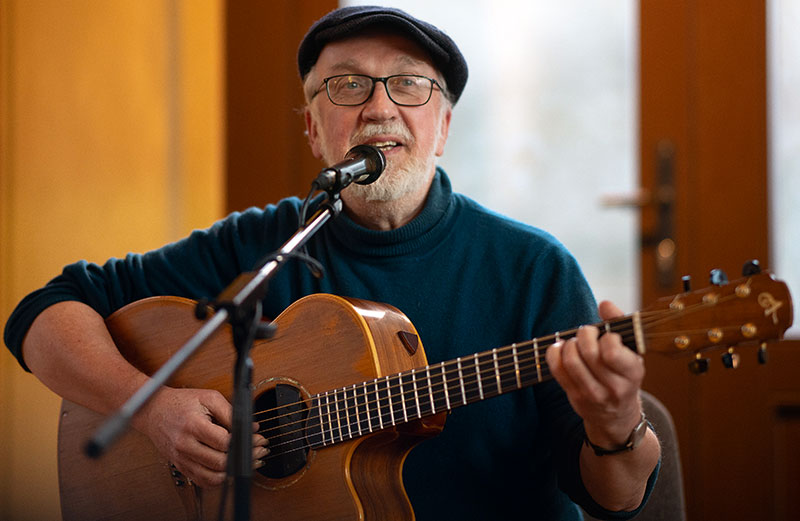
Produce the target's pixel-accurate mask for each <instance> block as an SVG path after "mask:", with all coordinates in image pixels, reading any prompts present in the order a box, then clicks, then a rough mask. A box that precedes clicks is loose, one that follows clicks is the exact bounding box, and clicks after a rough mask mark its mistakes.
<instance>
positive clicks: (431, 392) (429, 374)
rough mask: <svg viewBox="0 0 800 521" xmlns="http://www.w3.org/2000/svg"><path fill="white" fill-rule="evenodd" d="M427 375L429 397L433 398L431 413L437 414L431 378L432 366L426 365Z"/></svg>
mask: <svg viewBox="0 0 800 521" xmlns="http://www.w3.org/2000/svg"><path fill="white" fill-rule="evenodd" d="M425 375H426V376H427V378H428V397H429V398H430V399H431V414H436V403H435V402H434V401H433V381H432V380H431V366H430V364H429V365H426V366H425Z"/></svg>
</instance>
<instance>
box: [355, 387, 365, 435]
mask: <svg viewBox="0 0 800 521" xmlns="http://www.w3.org/2000/svg"><path fill="white" fill-rule="evenodd" d="M353 403H354V404H355V406H354V407H355V410H356V411H355V412H356V427H358V435H359V436H362V435H363V433H362V432H361V418H359V416H360V414H359V413H358V392H357V390H356V384H353Z"/></svg>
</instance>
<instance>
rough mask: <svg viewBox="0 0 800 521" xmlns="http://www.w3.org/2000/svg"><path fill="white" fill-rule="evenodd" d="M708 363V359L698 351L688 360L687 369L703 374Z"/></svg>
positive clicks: (706, 369)
mask: <svg viewBox="0 0 800 521" xmlns="http://www.w3.org/2000/svg"><path fill="white" fill-rule="evenodd" d="M708 364H709V359H708V358H703V357H701V356H700V353H697V355H696V357H695V359H694V360H692V361H691V362H689V371H691V372H692V373H694V374H703V373H705V372H707V371H708Z"/></svg>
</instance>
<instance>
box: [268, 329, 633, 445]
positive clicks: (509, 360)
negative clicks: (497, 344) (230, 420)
mask: <svg viewBox="0 0 800 521" xmlns="http://www.w3.org/2000/svg"><path fill="white" fill-rule="evenodd" d="M576 331H577V330H572V331H566V332H563V333H559V334H558V335H552V336H550V337H542V338H538V339H535V340H530V341H526V342H520V343H517V344H512V345H510V346H506V347H503V348H498V349H497V350H496V352H497V362H498V363H497V368H495V367H494V359H492V360H491V364H490V366H489V367H485V366H486V365H487V363H488V361H484V362H483V363H482V364H483V366H484V367H481V363H480V362H479V363H478V366H477V369H475V370H474V374H476V375H479V378H480V379H481V380H483V379H487V381H492V380H493V379H492V377H491V376H489V377H486V376H480V375H483V374H484V373H492V374H496V373H498V372H503V371H505V370H508V369H509V368H511V367H515V368H518V367H520V364H519V361H517V362H516V363H515V362H514V361H513V359H514V354H513V350H514V349H515V348H517V349H519V348H525V347H528V346H530V345H534V350H533V351H532V354H533V356H534V359H536V358H538V359H539V371H538V372H542V373H543V375H542V378H541V380H540V381H544V380H545V379H547V378H549V376H550V373H549V367H548V366H547V363H546V360H545V359H544V357H543V356H542V355H540V354H539V353H538V351H544V350H546V349H547V348H548V347H549V346H550V345H552V344H553V343H555V342H556V341H557V339H560V340H568V339H569V338H572V336H574V335H573V333H575V332H576ZM610 331H612V332H620V331H622V332H626V331H627V332H628V333H630V332H631V331H632V330H631V329H630V328H628V327H623V328H619V327H613V326H612V327H611V329H610ZM623 340H625V341H628V342H629V341H631V340H633V337H632V336H630V334H629V335H628V336H627V338H623ZM537 344H538V345H537ZM490 354H492V355H493V352H492V351H486V352H483V353H478V354H477V356H478V357H481V356H484V357H486V356H489V355H490ZM523 355H525V353H523ZM527 356H529V357H530V356H531V355H530V354H528V355H527ZM474 358H475V356H474V355H473V356H468V357H462V358H461V362H462V363H463V362H466V364H465V365H463V366H462V372H463V371H464V370H466V371H469V372H470V373H472V372H473V369H472V368H473V367H475V365H474V364H473V360H474ZM517 358H519V356H518V357H517ZM501 362H502V365H501ZM524 364H525V362H523V365H524ZM457 366H458V360H450V361H446V362H441V363H439V364H434V366H428V367H427V368H426V370H427V371H426V373H427V372H429V371H430V370H431V369H434V371H433V372H434V375H433V376H435V377H436V378H437V379H438V378H439V375H443V376H444V377H445V378H444V379H442V381H441V382H437V383H436V384H435V386H440V385H441V386H444V385H447V387H448V388H449V387H451V386H452V385H453V382H460V381H461V380H462V379H463V378H462V376H460V375H459V376H456V374H457V373H458V372H459V369H458V367H457ZM534 367H536V365H535V364H533V365H531V362H530V361H528V362H527V368H528V370H529V371H531V372H533V371H534V369H533V368H534ZM436 368H442V369H445V368H447V369H448V370H445V371H438V370H437V369H436ZM523 369H525V367H523ZM417 374H422V373H421V372H420V373H416V372H415V373H414V375H413V376H414V377H416V375H417ZM404 376H412V371H406V372H403V373H397V374H394V375H390V376H388V377H381V378H377V379H375V380H373V381H370V382H362V384H364V385H365V386H366V385H367V384H371V385H375V384H378V385H379V384H380V383H382V382H391V381H392V379H394V380H395V381H397V382H398V383H397V384H396V385H388V386H384V387H378V392H381V393H384V392H387V391H388V392H387V395H391V394H392V393H394V392H395V391H397V390H398V389H400V390H401V400H402V401H403V402H405V399H403V395H406V394H408V395H411V393H412V392H414V389H413V388H411V386H412V384H413V383H414V382H413V380H412V381H411V382H408V381H407V382H405V383H403V382H402V380H401V379H402V377H404ZM453 376H455V378H451V377H453ZM425 378H426V380H429V378H427V377H425ZM494 379H496V376H495V378H494ZM414 380H415V378H414ZM417 383H419V381H417ZM356 385H358V384H356ZM528 385H530V384H529V383H527V382H526V384H523V385H521V386H519V385H518V386H514V388H513V389H512V390H516V389H518V388H521V387H526V386H528ZM403 386H409V388H408V389H405V390H402V387H403ZM433 387H434V386H433V385H422V386H418V387H417V389H416V394H417V395H419V394H422V395H424V394H426V393H428V394H429V395H430V392H431V390H432V389H433ZM355 390H357V389H351V388H340V389H335V390H332V391H330V393H331V394H332V395H333V396H334V397H335V398H336V399H334V401H333V402H329V403H326V404H324V407H325V408H327V409H329V411H331V412H328V413H326V414H327V416H328V418H329V425H332V422H330V418H333V417H334V414H335V415H336V419H335V421H336V422H337V423H340V420H341V417H342V415H344V417H345V420H344V421H345V425H352V422H351V423H350V424H348V423H347V417H348V415H349V412H350V411H355V412H354V416H355V417H357V416H358V414H357V411H358V408H359V407H366V408H367V410H369V409H370V406H371V405H374V404H376V403H377V404H378V407H380V401H383V402H385V403H387V404H388V403H389V400H390V399H391V398H390V397H388V396H387V397H385V398H381V397H378V398H377V399H376V400H369V401H368V400H365V401H364V402H363V403H357V400H355ZM350 391H352V392H353V395H352V397H350V398H348V396H347V393H348V392H350ZM372 392H375V391H366V393H370V394H371V393H372ZM504 392H506V391H505V390H503V389H502V387H501V389H500V392H499V393H497V394H503V393H504ZM341 394H344V396H343V397H341V399H340V398H339V396H340V395H341ZM456 394H458V393H456ZM492 396H494V394H492ZM315 398H319V399H321V398H323V395H315V396H314V397H312V401H313V399H315ZM365 398H366V394H365ZM462 398H463V396H462ZM353 400H355V401H356V403H355V404H354V405H350V404H351V403H352V402H353ZM423 401H426V400H424V398H423ZM298 405H304V406H305V407H306V409H308V408H310V407H313V405H309V404H308V400H303V401H302V402H296V403H294V404H288V405H282V406H280V407H276V408H274V409H267V410H264V411H259V412H257V413H255V414H256V415H259V414H267V413H269V412H273V411H278V410H281V409H287V408H290V407H292V406H295V407H296V406H298ZM340 405H342V407H341V408H340V407H339V406H340ZM462 405H463V400H462ZM322 407H323V404H321V403H320V404H319V405H318V408H320V409H321V408H322ZM432 409H433V408H432ZM299 412H300V411H290V412H288V413H286V414H284V415H279V416H275V417H273V418H271V419H272V420H275V419H279V418H282V417H284V416H288V415H291V414H298V413H299ZM418 412H419V411H418ZM398 413H399V411H398ZM389 415H390V412H385V413H384V414H381V415H379V416H380V417H381V418H382V417H383V416H389ZM412 416H413V415H412ZM417 417H419V415H417ZM305 422H306V420H305V419H303V420H299V421H296V422H294V423H305ZM387 423H390V424H392V420H391V419H390V420H389V421H387ZM396 423H397V421H396V420H395V421H394V424H396ZM290 425H292V423H288V424H284V425H283V426H281V427H275V428H272V429H264V430H262V431H259V432H260V433H265V432H269V431H270V430H274V429H278V428H286V427H287V426H290ZM331 430H333V427H331ZM296 432H297V431H294V433H296ZM292 433H293V432H285V433H282V434H281V436H286V435H289V434H292Z"/></svg>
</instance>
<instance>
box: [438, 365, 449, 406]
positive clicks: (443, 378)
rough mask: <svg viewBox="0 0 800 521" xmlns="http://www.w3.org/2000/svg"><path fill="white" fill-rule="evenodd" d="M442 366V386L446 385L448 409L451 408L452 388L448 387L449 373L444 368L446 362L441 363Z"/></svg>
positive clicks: (445, 395)
mask: <svg viewBox="0 0 800 521" xmlns="http://www.w3.org/2000/svg"><path fill="white" fill-rule="evenodd" d="M439 365H440V366H441V368H442V387H444V397H445V400H446V401H447V410H448V411H449V410H451V407H450V389H448V388H447V373H446V372H445V370H444V362H442V363H441V364H439Z"/></svg>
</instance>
